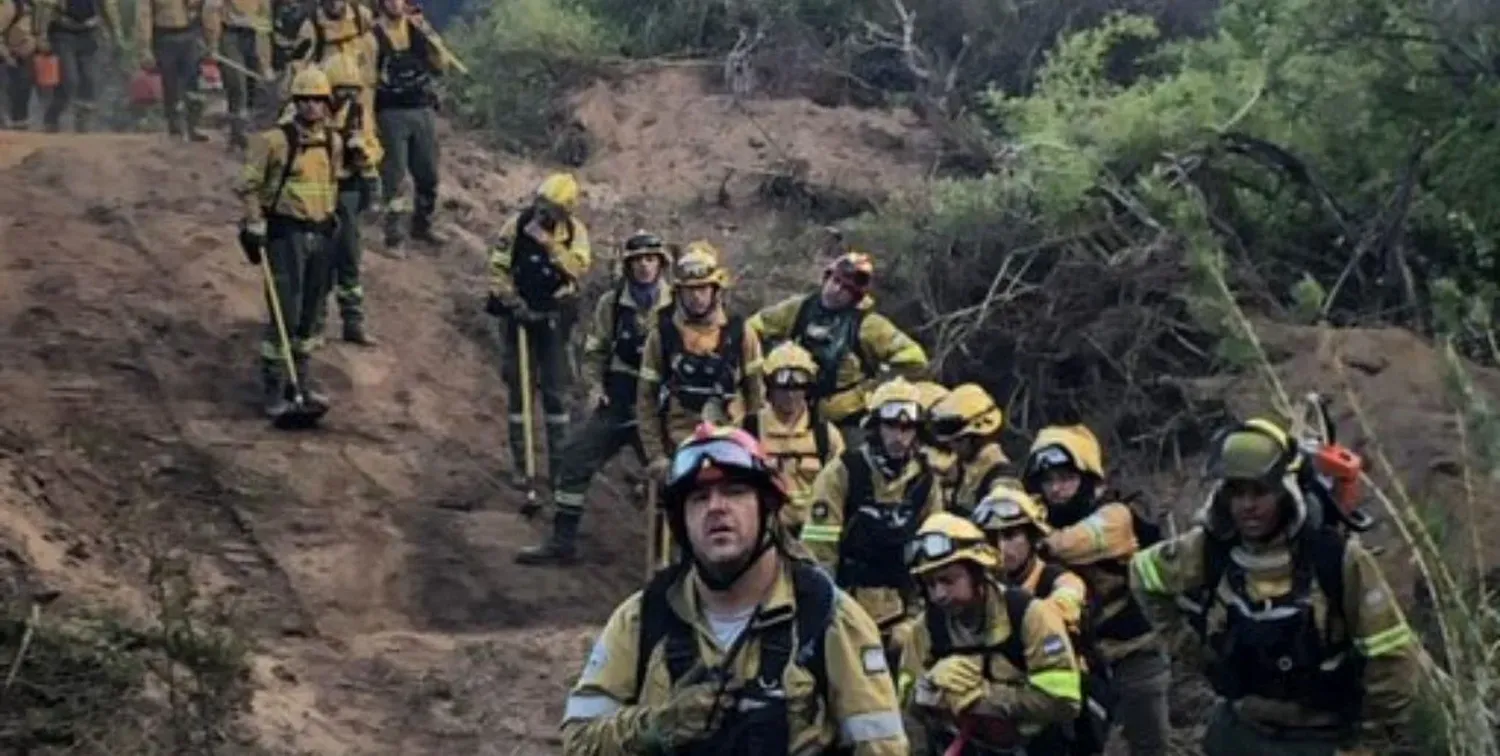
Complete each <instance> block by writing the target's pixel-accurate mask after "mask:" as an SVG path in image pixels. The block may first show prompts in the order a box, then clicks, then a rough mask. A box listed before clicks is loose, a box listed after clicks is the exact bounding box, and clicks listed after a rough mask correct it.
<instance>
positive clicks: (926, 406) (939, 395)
mask: <svg viewBox="0 0 1500 756" xmlns="http://www.w3.org/2000/svg"><path fill="white" fill-rule="evenodd" d="M914 385H915V386H916V387H917V394H919V395H920V396H921V398H920V399H918V400H917V402H918V403H919V404H921V405H922V411H923V412H931V411H932V408H933V407H934V406H935V405H936V404H937V403H938V402H940V401H942V400H943V397H945V396H947V395H948V387H947V386H944V385H943V384H941V383H938V382H937V381H917V382H916V383H915V384H914Z"/></svg>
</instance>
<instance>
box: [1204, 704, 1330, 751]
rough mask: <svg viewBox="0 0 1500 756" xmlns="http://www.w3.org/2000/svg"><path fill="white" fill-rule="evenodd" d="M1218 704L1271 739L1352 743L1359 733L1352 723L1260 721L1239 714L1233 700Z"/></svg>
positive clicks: (1238, 719) (1246, 726) (1251, 728)
mask: <svg viewBox="0 0 1500 756" xmlns="http://www.w3.org/2000/svg"><path fill="white" fill-rule="evenodd" d="M1219 705H1220V706H1222V707H1224V711H1225V712H1226V713H1227V714H1228V715H1229V716H1230V717H1232V718H1233V719H1234V720H1235V722H1238V723H1239V724H1242V725H1244V726H1245V728H1246V729H1249V730H1254V731H1255V732H1256V733H1258V734H1260V735H1264V736H1265V737H1268V738H1270V739H1272V740H1285V741H1293V742H1295V741H1308V740H1312V741H1317V742H1321V743H1332V744H1337V745H1347V744H1350V743H1353V742H1354V741H1355V740H1356V739H1357V736H1358V734H1359V733H1358V731H1357V729H1356V728H1355V727H1354V726H1353V725H1340V726H1338V727H1294V726H1290V725H1277V724H1272V723H1270V722H1262V721H1259V720H1257V719H1254V718H1251V717H1247V716H1244V715H1242V714H1240V712H1239V707H1238V706H1236V705H1235V703H1234V702H1233V701H1220V703H1219Z"/></svg>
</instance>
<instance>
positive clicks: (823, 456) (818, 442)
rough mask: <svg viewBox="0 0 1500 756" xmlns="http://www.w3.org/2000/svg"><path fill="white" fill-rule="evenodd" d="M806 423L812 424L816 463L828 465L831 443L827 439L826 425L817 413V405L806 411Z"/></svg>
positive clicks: (821, 416) (814, 404)
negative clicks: (816, 453) (816, 454)
mask: <svg viewBox="0 0 1500 756" xmlns="http://www.w3.org/2000/svg"><path fill="white" fill-rule="evenodd" d="M807 422H808V423H810V424H812V432H813V448H814V449H816V450H817V452H818V461H819V462H821V463H823V464H825V465H826V464H828V451H829V449H830V447H832V445H833V442H832V441H830V440H829V438H828V423H827V422H826V421H824V420H823V415H822V413H820V412H818V404H817V403H816V402H814V403H813V405H812V408H811V409H809V410H808V415H807Z"/></svg>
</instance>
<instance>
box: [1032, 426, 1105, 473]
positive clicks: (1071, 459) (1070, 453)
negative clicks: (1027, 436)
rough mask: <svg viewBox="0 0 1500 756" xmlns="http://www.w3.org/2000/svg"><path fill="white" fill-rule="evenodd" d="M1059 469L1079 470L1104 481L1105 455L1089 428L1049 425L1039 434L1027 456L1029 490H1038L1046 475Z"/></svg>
mask: <svg viewBox="0 0 1500 756" xmlns="http://www.w3.org/2000/svg"><path fill="white" fill-rule="evenodd" d="M1059 467H1066V468H1071V469H1073V470H1077V471H1078V472H1079V473H1081V474H1083V475H1092V476H1094V477H1095V478H1097V479H1100V480H1102V479H1103V478H1104V452H1103V450H1102V449H1100V447H1099V439H1098V438H1097V437H1096V436H1094V432H1093V431H1091V430H1089V429H1088V426H1085V425H1049V426H1047V427H1045V428H1043V429H1042V430H1041V431H1040V432H1039V433H1037V434H1036V441H1033V442H1032V444H1031V453H1030V454H1028V455H1026V467H1025V470H1024V472H1023V473H1022V475H1023V480H1025V481H1026V487H1027V488H1033V487H1035V485H1036V483H1037V480H1036V479H1037V478H1038V477H1040V476H1041V474H1042V473H1044V472H1046V471H1048V470H1052V469H1055V468H1059Z"/></svg>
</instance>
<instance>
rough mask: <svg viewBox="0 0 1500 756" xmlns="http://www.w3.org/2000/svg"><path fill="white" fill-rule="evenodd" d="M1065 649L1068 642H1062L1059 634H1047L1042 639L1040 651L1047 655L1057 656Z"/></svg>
mask: <svg viewBox="0 0 1500 756" xmlns="http://www.w3.org/2000/svg"><path fill="white" fill-rule="evenodd" d="M1067 649H1068V644H1067V643H1064V642H1063V639H1062V636H1060V635H1049V636H1047V639H1046V640H1044V641H1042V653H1044V654H1046V655H1047V656H1057V655H1058V654H1060V653H1062V652H1064V651H1066V650H1067Z"/></svg>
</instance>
